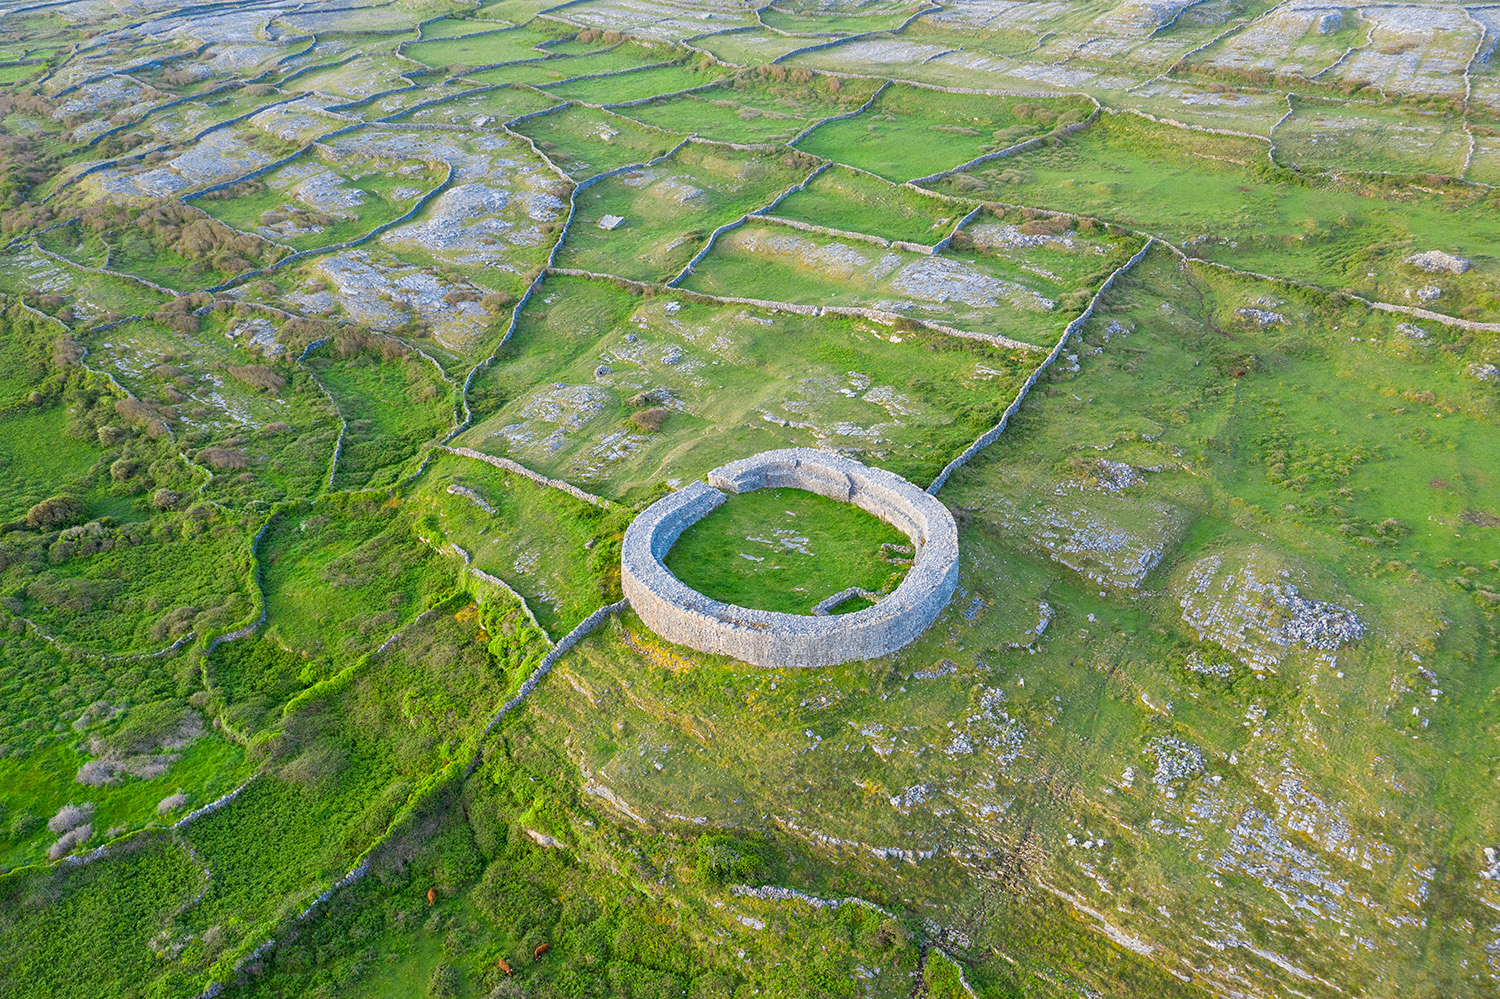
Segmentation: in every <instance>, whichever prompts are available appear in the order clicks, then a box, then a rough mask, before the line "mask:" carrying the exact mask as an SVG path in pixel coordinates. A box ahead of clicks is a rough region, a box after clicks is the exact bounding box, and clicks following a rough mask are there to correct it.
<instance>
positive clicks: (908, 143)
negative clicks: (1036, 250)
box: [797, 84, 1093, 182]
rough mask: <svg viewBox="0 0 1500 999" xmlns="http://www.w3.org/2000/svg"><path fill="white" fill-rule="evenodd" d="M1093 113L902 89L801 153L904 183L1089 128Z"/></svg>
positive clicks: (1069, 102) (806, 143)
mask: <svg viewBox="0 0 1500 999" xmlns="http://www.w3.org/2000/svg"><path fill="white" fill-rule="evenodd" d="M1092 110H1093V108H1092V105H1090V104H1089V103H1088V102H1087V101H1085V100H1082V99H1074V98H1068V99H1060V100H1048V99H1045V98H1015V97H980V96H974V95H969V94H948V93H944V92H942V91H937V90H927V89H924V88H921V87H910V86H903V85H901V84H896V85H894V86H892V87H890V88H889V89H887V90H886V91H885V93H883V94H881V95H880V97H879V98H877V99H876V101H875V103H874V104H873V105H871V106H870V109H869V110H868V111H866V112H865V113H864V114H862V115H859V116H858V117H856V118H846V119H844V120H842V121H835V122H830V123H828V124H827V125H824V126H822V127H821V128H819V129H818V130H817V131H815V132H813V133H812V134H811V135H809V136H807V137H806V138H805V139H803V140H801V141H800V142H798V143H797V148H799V149H801V150H803V151H804V152H809V153H812V154H813V155H815V156H823V157H826V158H828V159H831V160H834V161H836V162H839V163H847V164H849V165H850V166H857V167H860V168H862V169H865V170H869V171H870V172H871V173H877V174H879V175H881V176H882V177H885V178H886V179H887V180H892V181H896V182H900V181H905V180H911V179H912V178H915V177H925V176H927V175H928V174H933V173H937V172H939V171H941V170H948V169H951V168H953V167H956V166H958V165H959V164H961V163H966V162H968V161H969V160H971V159H974V158H975V157H976V156H981V155H983V154H984V153H989V152H995V151H997V150H1000V149H1005V148H1006V147H1008V146H1012V145H1015V144H1016V143H1017V142H1021V141H1023V140H1025V139H1029V138H1032V137H1033V136H1037V135H1045V134H1047V133H1048V132H1050V131H1052V130H1053V129H1055V128H1060V127H1062V126H1064V125H1069V124H1073V123H1075V122H1080V121H1083V120H1084V119H1085V118H1087V117H1088V115H1089V113H1090V111H1092Z"/></svg>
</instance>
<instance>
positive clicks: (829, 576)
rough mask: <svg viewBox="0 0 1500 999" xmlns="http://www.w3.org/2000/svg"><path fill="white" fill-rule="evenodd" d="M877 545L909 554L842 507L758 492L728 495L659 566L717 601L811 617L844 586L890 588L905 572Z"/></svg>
mask: <svg viewBox="0 0 1500 999" xmlns="http://www.w3.org/2000/svg"><path fill="white" fill-rule="evenodd" d="M883 545H891V546H905V547H907V548H908V549H909V548H910V545H911V542H910V541H909V540H908V539H907V538H906V536H905V535H903V534H902V533H901V532H900V531H898V530H896V529H895V528H894V527H892V526H891V525H889V524H886V523H884V522H882V521H881V520H880V519H879V518H877V517H872V516H871V515H870V514H868V513H865V512H864V511H863V510H861V509H859V508H858V507H854V506H850V505H849V504H847V503H840V502H838V501H837V500H831V499H828V498H827V497H824V496H818V495H816V494H814V493H809V492H803V491H802V490H800V489H759V490H756V491H755V492H751V493H745V494H743V495H739V496H731V497H730V498H729V499H728V500H726V501H725V502H724V504H723V505H722V506H720V507H719V508H718V509H717V510H715V511H714V512H713V513H710V514H709V515H708V516H707V517H704V518H703V519H702V520H700V521H698V523H696V524H694V525H693V526H692V527H690V528H688V530H687V531H685V532H684V533H683V535H682V537H680V538H678V539H677V543H676V544H675V545H673V546H672V550H671V551H669V552H668V553H667V557H666V559H665V562H666V566H667V568H668V569H670V570H671V571H672V575H674V576H676V577H677V578H678V579H680V580H682V581H683V582H684V583H686V584H687V585H688V586H691V587H692V588H693V589H695V590H697V591H698V592H700V593H703V594H705V595H707V596H709V597H712V598H713V599H715V600H722V601H723V602H724V603H728V604H736V605H738V606H740V607H753V608H756V609H758V610H770V611H782V612H784V613H787V614H811V613H812V608H813V605H814V604H816V603H818V602H819V601H821V600H824V599H825V598H827V597H831V596H833V595H834V594H835V593H838V592H840V591H841V590H844V589H847V588H848V587H850V586H858V587H861V588H862V589H866V590H869V591H871V592H873V593H888V592H890V591H891V590H893V589H895V588H896V586H897V585H898V584H899V583H900V582H901V578H902V577H903V576H904V575H905V574H906V570H905V568H904V567H897V566H895V564H894V560H895V559H896V558H897V557H898V556H895V555H890V554H889V553H887V552H886V551H885V550H884V549H883V548H882V546H883ZM883 555H885V556H887V557H884V558H883V557H882V556H883ZM908 557H909V556H908ZM839 610H840V611H842V610H845V608H843V607H840V608H839Z"/></svg>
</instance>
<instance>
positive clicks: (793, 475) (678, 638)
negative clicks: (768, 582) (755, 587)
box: [620, 448, 958, 667]
mask: <svg viewBox="0 0 1500 999" xmlns="http://www.w3.org/2000/svg"><path fill="white" fill-rule="evenodd" d="M775 487H790V488H793V489H805V490H807V491H808V492H813V493H817V494H818V495H820V496H827V497H829V498H831V499H836V500H839V501H840V502H844V503H852V504H853V505H855V506H857V507H859V508H860V509H862V510H865V511H866V512H868V513H870V514H873V515H874V516H876V517H879V518H880V519H881V520H884V521H886V522H887V523H889V524H891V525H892V526H894V527H896V528H898V529H899V530H901V531H902V532H903V533H905V534H906V535H907V536H908V537H910V538H911V540H912V546H913V548H914V549H915V551H916V558H915V561H914V563H913V565H912V568H911V571H910V572H908V573H907V575H906V578H905V579H904V580H902V581H901V585H900V586H898V587H897V588H896V590H895V591H894V592H893V593H891V594H890V595H889V596H887V597H885V598H884V599H882V600H880V601H879V602H877V603H876V604H875V605H874V606H873V607H866V608H864V609H863V610H860V611H856V612H854V613H853V614H840V615H835V616H826V617H825V616H812V615H800V614H783V613H779V612H776V611H764V610H755V609H752V608H748V607H739V606H736V605H734V604H726V603H722V602H720V601H717V600H714V599H712V598H710V597H707V596H705V595H704V594H702V593H699V592H698V591H697V590H694V589H692V588H691V587H689V586H687V585H686V584H685V583H683V582H682V581H681V580H679V579H678V578H677V577H676V576H674V575H672V573H671V572H669V571H668V570H667V567H666V566H665V565H663V564H662V559H663V558H664V557H665V556H666V554H667V552H668V551H669V550H670V549H671V547H672V545H673V544H674V543H675V542H676V541H677V539H678V537H680V536H681V534H682V532H683V531H685V530H687V528H689V527H691V526H692V525H693V524H695V523H697V522H698V521H699V520H702V519H703V518H704V517H705V516H707V515H708V514H709V513H711V512H712V511H713V510H715V509H716V508H717V507H718V506H719V505H720V504H722V503H723V502H724V500H725V498H726V497H725V494H726V493H744V492H751V491H753V490H756V489H765V488H775ZM620 568H621V582H622V585H623V587H624V590H625V597H626V599H627V600H629V601H630V606H631V607H632V608H633V609H634V610H635V612H636V614H638V615H639V616H640V618H641V620H642V621H643V622H644V623H645V625H646V627H648V628H650V629H651V630H652V631H654V632H656V633H657V634H658V635H660V636H662V637H663V638H665V639H668V640H669V641H673V642H677V643H679V644H681V645H687V646H689V647H691V648H694V649H698V650H699V651H701V652H712V653H718V654H722V655H729V656H733V657H734V658H736V659H740V660H742V661H744V662H747V663H751V664H752V665H755V666H770V667H781V666H833V665H837V664H838V663H846V662H851V661H854V660H858V659H873V658H876V657H877V656H884V655H889V654H890V653H892V652H895V651H896V650H898V649H900V648H902V647H903V646H905V645H907V644H909V643H910V642H911V641H912V640H913V639H915V638H916V637H917V636H918V635H920V634H921V633H922V632H923V631H925V630H927V627H928V625H930V624H932V622H933V620H934V619H935V618H936V617H937V616H938V614H939V612H941V611H942V609H943V608H944V607H945V606H947V604H948V601H949V600H950V599H951V598H952V596H953V588H954V586H955V585H956V584H957V582H958V527H957V525H956V524H955V523H954V521H953V515H952V514H951V513H949V512H948V508H947V507H945V506H944V505H943V504H942V503H940V502H938V501H937V500H936V499H934V498H933V497H932V496H929V495H928V494H927V493H925V492H923V491H922V490H921V489H918V488H917V487H916V486H914V485H912V484H911V483H910V482H908V481H906V480H905V479H903V478H901V477H900V476H899V475H896V474H894V473H891V472H887V471H884V470H882V469H878V468H869V467H867V466H865V465H861V464H860V463H859V462H857V461H852V460H850V459H848V458H842V457H839V456H837V455H833V454H826V453H824V452H822V451H816V450H813V449H811V448H787V449H784V450H778V451H766V452H763V453H761V454H758V455H756V456H754V457H752V458H746V459H743V460H741V461H734V462H730V463H729V464H727V465H723V466H721V467H719V468H716V469H714V470H713V471H712V472H709V473H708V482H707V483H704V482H694V483H692V484H691V485H689V486H687V487H685V488H683V489H680V490H678V491H677V492H675V493H673V494H671V495H670V496H667V497H664V498H663V499H661V500H658V501H657V502H656V503H653V504H652V505H651V506H650V507H648V508H647V509H646V510H645V511H644V512H642V513H641V515H640V516H638V517H637V518H636V519H635V520H634V521H633V522H632V523H631V525H630V527H629V529H628V530H627V531H626V532H625V541H624V544H623V546H622V548H621V553H620Z"/></svg>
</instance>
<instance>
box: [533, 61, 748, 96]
mask: <svg viewBox="0 0 1500 999" xmlns="http://www.w3.org/2000/svg"><path fill="white" fill-rule="evenodd" d="M579 71H580V72H583V73H596V72H599V70H597V69H593V68H581V69H580V70H579ZM724 72H725V71H724V70H723V69H721V68H719V67H715V66H709V67H707V68H705V69H704V70H703V71H701V72H699V71H697V70H695V69H693V68H691V67H688V66H655V67H651V68H648V69H642V70H637V71H634V72H629V73H622V74H617V75H612V76H593V77H589V78H588V79H582V80H568V81H564V82H562V83H558V84H556V85H552V84H543V86H545V87H546V88H547V90H548V91H549V92H551V93H554V94H556V95H557V96H559V97H561V98H563V99H565V100H570V101H582V102H583V103H585V104H603V105H610V104H621V103H625V102H628V101H636V100H640V99H641V98H643V97H656V96H658V95H660V94H671V93H676V92H677V91H679V90H689V89H691V88H693V87H702V86H705V85H707V84H710V83H713V82H715V81H717V80H719V79H722V78H723V75H724Z"/></svg>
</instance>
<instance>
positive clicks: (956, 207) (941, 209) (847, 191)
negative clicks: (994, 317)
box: [771, 167, 973, 246]
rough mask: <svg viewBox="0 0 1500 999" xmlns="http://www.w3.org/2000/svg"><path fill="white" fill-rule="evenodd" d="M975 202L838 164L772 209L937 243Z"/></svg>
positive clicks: (799, 219)
mask: <svg viewBox="0 0 1500 999" xmlns="http://www.w3.org/2000/svg"><path fill="white" fill-rule="evenodd" d="M972 207H973V206H972V205H969V204H965V203H962V202H960V203H958V204H954V203H952V202H949V201H944V200H943V199H941V198H934V197H932V196H931V195H929V194H925V193H923V192H921V191H917V190H913V189H912V188H909V187H901V186H899V185H896V184H892V183H890V182H889V181H884V180H881V179H880V178H879V177H875V176H873V175H871V174H868V173H863V172H861V171H858V170H850V169H848V168H847V167H834V168H833V169H831V170H825V171H824V172H823V173H821V174H819V175H818V176H817V177H816V178H814V179H813V181H812V183H810V184H808V185H807V186H806V187H805V188H803V189H802V190H800V191H797V192H795V193H794V194H792V195H791V196H790V197H788V198H786V199H785V200H784V201H782V202H781V204H779V205H777V206H776V210H775V211H774V212H772V213H771V214H773V215H775V216H777V217H779V218H784V219H792V220H793V221H796V222H806V223H808V224H810V225H820V226H825V227H827V228H829V229H843V230H844V231H846V232H861V233H864V234H866V235H869V236H879V237H880V238H881V239H888V240H903V241H905V242H908V243H917V244H921V245H924V246H931V245H932V244H934V243H937V242H938V241H940V240H941V239H943V238H944V237H945V236H947V235H948V233H950V232H952V231H953V227H954V225H956V224H957V223H958V220H959V219H960V218H962V217H963V216H964V215H966V214H968V212H969V209H970V208H972Z"/></svg>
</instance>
